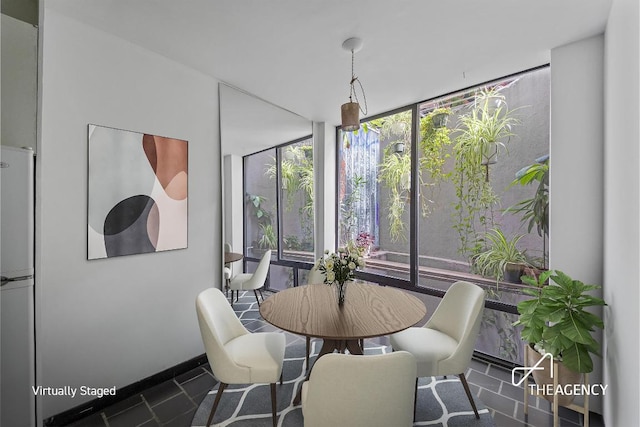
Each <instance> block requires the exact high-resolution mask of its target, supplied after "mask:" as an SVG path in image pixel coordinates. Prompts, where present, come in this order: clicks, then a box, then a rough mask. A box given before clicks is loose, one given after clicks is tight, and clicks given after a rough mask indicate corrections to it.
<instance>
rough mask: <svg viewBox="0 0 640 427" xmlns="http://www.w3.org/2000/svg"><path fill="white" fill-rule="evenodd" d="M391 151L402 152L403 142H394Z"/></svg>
mask: <svg viewBox="0 0 640 427" xmlns="http://www.w3.org/2000/svg"><path fill="white" fill-rule="evenodd" d="M393 151H394V152H395V153H397V154H402V153H404V142H396V143H395V145H394V146H393Z"/></svg>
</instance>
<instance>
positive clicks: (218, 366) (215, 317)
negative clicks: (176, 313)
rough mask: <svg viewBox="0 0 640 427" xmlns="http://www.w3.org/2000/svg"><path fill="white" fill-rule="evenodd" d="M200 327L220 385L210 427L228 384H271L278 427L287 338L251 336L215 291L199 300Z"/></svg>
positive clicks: (271, 334)
mask: <svg viewBox="0 0 640 427" xmlns="http://www.w3.org/2000/svg"><path fill="white" fill-rule="evenodd" d="M196 312H197V314H198V324H199V325H200V333H201V335H202V341H203V343H204V347H205V351H206V353H207V359H208V361H209V365H210V366H211V371H212V372H213V375H214V376H215V377H216V378H217V379H218V381H220V385H219V386H218V392H217V393H216V398H215V401H214V403H213V407H212V408H211V413H210V414H209V419H208V421H207V427H208V426H209V425H210V424H211V421H212V420H213V415H214V414H215V412H216V408H217V407H218V404H219V403H220V398H221V397H222V393H223V391H224V389H225V388H226V387H227V385H228V384H255V383H270V384H271V412H272V416H273V426H274V427H275V426H276V408H277V403H276V384H275V383H276V381H278V378H279V379H280V384H282V363H283V361H284V349H285V345H286V342H285V336H284V334H282V333H278V332H257V333H250V332H249V331H247V329H246V328H245V327H244V326H243V325H242V323H241V322H240V320H239V319H238V317H237V316H236V314H235V313H234V311H233V309H232V308H231V307H230V306H229V304H228V303H227V299H226V297H225V296H224V294H223V293H222V292H221V291H220V290H218V289H215V288H210V289H207V290H204V291H202V292H201V293H200V294H199V295H198V297H197V298H196Z"/></svg>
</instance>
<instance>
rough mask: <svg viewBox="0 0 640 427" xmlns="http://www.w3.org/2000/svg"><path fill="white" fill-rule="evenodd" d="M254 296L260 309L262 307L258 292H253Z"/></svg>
mask: <svg viewBox="0 0 640 427" xmlns="http://www.w3.org/2000/svg"><path fill="white" fill-rule="evenodd" d="M253 294H254V295H255V296H256V301H257V302H258V307H260V298H258V291H256V290H255V289H254V290H253Z"/></svg>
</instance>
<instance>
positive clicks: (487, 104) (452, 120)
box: [418, 68, 550, 298]
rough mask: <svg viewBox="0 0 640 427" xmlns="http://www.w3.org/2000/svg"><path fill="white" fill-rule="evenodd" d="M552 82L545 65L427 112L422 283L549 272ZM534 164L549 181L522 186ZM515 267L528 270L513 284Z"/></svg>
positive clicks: (422, 149)
mask: <svg viewBox="0 0 640 427" xmlns="http://www.w3.org/2000/svg"><path fill="white" fill-rule="evenodd" d="M549 77H550V73H549V69H548V68H544V69H540V70H536V71H533V72H530V73H525V74H521V75H519V76H516V77H513V78H510V79H508V80H505V81H502V82H499V83H494V84H492V85H490V86H484V87H479V88H475V89H471V90H468V91H465V92H460V93H457V94H453V95H450V96H448V97H445V98H441V99H436V100H432V101H429V102H426V103H423V104H421V105H420V106H419V111H420V117H421V119H420V120H421V122H420V135H419V138H418V140H419V150H418V151H419V170H420V177H419V181H420V187H419V190H420V204H421V209H420V211H421V215H420V216H419V223H418V235H419V238H418V242H419V243H418V245H419V264H420V267H419V278H420V280H419V285H420V286H433V287H438V288H442V287H443V286H445V287H447V283H452V282H454V281H456V280H469V281H472V282H476V283H479V284H483V285H486V286H491V285H493V286H494V288H495V287H496V286H498V282H509V283H519V282H520V280H519V277H520V275H522V274H523V273H525V270H524V268H525V266H526V267H527V268H534V267H535V268H544V267H546V265H547V262H546V258H547V252H548V243H547V241H548V236H547V233H548V226H547V224H548V220H547V218H548V217H547V215H548V211H547V200H548V187H547V184H548V180H547V178H546V173H545V171H547V170H548V166H547V165H548V153H549V87H550V86H549V85H550V81H549ZM532 165H533V169H534V170H535V171H534V172H535V173H539V175H538V176H539V178H540V179H537V178H534V179H532V180H531V182H529V183H526V182H524V181H523V182H515V180H516V179H517V177H520V176H524V175H523V174H525V172H526V171H527V168H528V167H530V166H532ZM530 176H533V175H530ZM525 180H526V178H525ZM532 201H533V202H532ZM531 203H535V211H534V209H532V207H533V206H534V205H533V204H531ZM532 218H535V221H533V222H531V219H532ZM538 228H540V231H539V232H538ZM509 244H510V245H509ZM494 249H495V250H494ZM507 262H514V263H517V264H519V265H520V267H518V268H520V271H519V273H516V274H515V276H514V277H513V278H510V277H505V264H506V263H507ZM501 296H502V294H501V293H497V294H496V295H495V297H496V298H501Z"/></svg>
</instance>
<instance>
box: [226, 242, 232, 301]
mask: <svg viewBox="0 0 640 427" xmlns="http://www.w3.org/2000/svg"><path fill="white" fill-rule="evenodd" d="M224 251H225V252H232V249H231V245H230V244H229V243H225V244H224ZM231 279H233V263H228V264H225V266H224V287H225V290H226V291H227V292H229V282H231Z"/></svg>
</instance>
